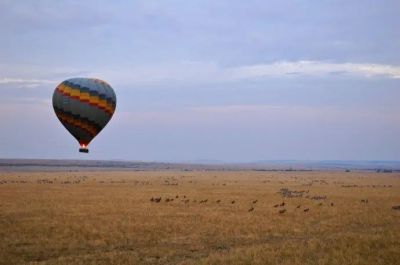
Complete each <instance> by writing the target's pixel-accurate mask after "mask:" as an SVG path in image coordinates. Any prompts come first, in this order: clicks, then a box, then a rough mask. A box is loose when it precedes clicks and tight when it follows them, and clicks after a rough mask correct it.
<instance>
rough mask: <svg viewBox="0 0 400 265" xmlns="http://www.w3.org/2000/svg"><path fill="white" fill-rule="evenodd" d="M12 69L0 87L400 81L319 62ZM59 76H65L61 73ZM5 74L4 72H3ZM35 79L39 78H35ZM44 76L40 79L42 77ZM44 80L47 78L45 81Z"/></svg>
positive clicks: (394, 72)
mask: <svg viewBox="0 0 400 265" xmlns="http://www.w3.org/2000/svg"><path fill="white" fill-rule="evenodd" d="M19 69H20V70H18V69H15V68H14V69H13V71H12V73H11V72H9V73H8V74H9V76H13V77H7V76H3V77H1V76H0V85H1V84H15V85H19V86H24V87H36V86H39V85H44V84H48V85H55V84H57V83H59V82H61V81H63V80H64V79H66V78H70V77H72V76H74V75H79V76H90V77H98V78H102V79H104V80H107V81H109V82H110V84H111V85H112V86H114V85H115V86H116V87H118V86H120V85H128V86H135V85H136V86H137V85H150V86H151V85H157V86H159V85H160V84H165V83H170V84H173V83H182V84H209V83H224V82H236V81H241V80H244V81H246V80H259V79H268V78H291V79H294V78H298V77H301V76H310V77H324V76H325V77H328V76H331V77H332V76H334V75H338V74H340V75H348V76H353V77H359V78H360V77H362V78H374V77H381V78H382V77H384V78H390V79H400V66H396V65H388V64H371V63H330V62H322V61H292V62H285V61H278V62H272V63H268V64H256V65H245V66H239V67H226V68H223V67H221V66H219V65H218V64H217V63H213V62H193V61H182V62H176V63H162V64H155V65H125V66H121V67H120V68H118V69H117V68H115V67H109V68H103V67H102V66H100V67H94V68H93V69H91V70H90V71H87V70H86V69H82V70H79V69H75V70H74V71H71V70H68V71H65V70H64V71H61V70H60V69H47V68H34V71H33V72H32V71H29V70H28V69H31V68H30V67H29V66H26V67H23V66H20V67H19ZM61 73H64V75H63V74H61ZM3 74H4V73H3ZM35 76H37V77H38V78H35ZM42 77H43V78H42ZM46 77H47V78H46ZM55 77H57V79H59V80H58V81H54V80H52V79H54V78H55Z"/></svg>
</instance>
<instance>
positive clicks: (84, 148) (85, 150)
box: [79, 147, 89, 153]
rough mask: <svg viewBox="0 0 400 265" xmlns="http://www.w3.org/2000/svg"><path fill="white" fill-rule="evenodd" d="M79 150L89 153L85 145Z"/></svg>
mask: <svg viewBox="0 0 400 265" xmlns="http://www.w3.org/2000/svg"><path fill="white" fill-rule="evenodd" d="M79 152H81V153H89V149H87V148H86V147H81V148H79Z"/></svg>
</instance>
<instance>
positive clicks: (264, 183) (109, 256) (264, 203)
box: [0, 171, 400, 265]
mask: <svg viewBox="0 0 400 265" xmlns="http://www.w3.org/2000/svg"><path fill="white" fill-rule="evenodd" d="M0 183H2V184H1V185H0V263H1V264H26V263H29V264H340V265H344V264H352V265H354V264H374V265H375V264H400V211H398V210H393V209H392V206H394V205H400V175H399V174H396V173H391V174H377V173H368V172H351V173H344V172H323V171H315V172H295V171H292V172H258V171H257V172H255V171H236V172H224V171H213V172H212V171H208V172H201V171H192V172H190V171H189V172H180V171H177V172H172V171H156V172H128V171H97V172H88V171H86V172H85V171H81V172H2V173H0ZM281 188H287V189H289V190H290V191H304V192H303V196H302V197H295V198H287V197H282V195H281V194H280V193H279V191H280V189H281ZM307 191H308V193H307ZM177 195H178V196H179V198H176V196H177ZM184 196H185V197H186V198H185V197H184ZM313 196H326V199H321V200H313V199H311V197H313ZM152 197H153V198H158V197H161V198H162V199H161V201H160V202H159V203H157V202H152V201H150V199H151V198H152ZM307 197H308V198H307ZM166 198H170V199H172V198H173V199H174V200H173V201H170V202H165V199H166ZM202 200H207V202H203V203H200V201H202ZM217 200H220V202H219V203H217V202H216V201H217ZM233 200H234V201H235V203H232V201H233ZM255 200H258V201H257V202H256V203H254V202H253V201H255ZM361 200H368V203H365V202H361ZM283 201H284V202H285V205H284V206H278V207H274V205H276V204H281V203H282V202H283ZM331 203H333V206H331ZM298 205H301V206H300V208H297V206H298ZM251 208H254V210H252V211H250V212H249V210H250V209H251ZM306 208H309V209H310V210H309V211H308V212H304V209H306ZM283 209H286V211H285V212H284V213H282V214H280V213H279V211H280V210H283Z"/></svg>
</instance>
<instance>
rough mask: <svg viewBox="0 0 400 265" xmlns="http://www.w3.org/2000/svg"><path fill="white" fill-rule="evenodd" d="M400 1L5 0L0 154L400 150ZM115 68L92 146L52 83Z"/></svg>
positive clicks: (285, 154) (299, 154) (364, 156)
mask: <svg viewBox="0 0 400 265" xmlns="http://www.w3.org/2000/svg"><path fill="white" fill-rule="evenodd" d="M399 25H400V2H399V1H397V0H394V1H385V0H383V1H367V0H366V1H350V0H346V1H339V0H338V1H295V0H293V1H282V0H279V1H266V0H259V1H257V0H247V1H242V0H240V1H236V0H219V1H215V0H210V1H207V0H202V1H197V0H191V1H187V0H171V1H169V0H166V1H151V0H143V1H97V0H96V1H52V0H47V1H45V0H43V1H40V0H31V1H29V0H25V1H13V0H10V1H7V0H0V36H1V41H0V93H1V97H0V126H1V127H0V157H3V158H84V159H127V160H145V161H155V160H156V161H196V160H221V161H227V162H238V161H243V162H245V161H257V160H278V159H299V160H304V159H307V160H309V159H310V160H331V159H335V160H400V31H399ZM71 77H97V78H100V79H103V80H106V81H107V82H108V83H110V85H111V86H112V87H113V88H114V90H115V92H116V94H117V100H118V105H117V110H116V112H115V115H114V117H113V119H112V120H111V121H110V123H109V124H108V126H107V127H106V128H105V129H104V131H102V132H101V133H100V134H99V135H98V136H97V137H96V138H95V140H93V142H92V143H91V145H90V153H89V155H87V154H81V153H78V152H77V149H78V144H77V143H76V140H75V139H74V138H73V137H72V136H70V135H69V133H68V132H67V131H66V130H65V129H64V127H62V125H61V124H60V123H59V121H58V119H57V118H56V116H55V115H54V112H53V109H52V105H51V97H52V94H53V91H54V88H55V86H56V85H57V84H58V83H60V82H61V81H63V80H65V79H67V78H71Z"/></svg>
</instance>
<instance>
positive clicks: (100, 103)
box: [57, 84, 114, 116]
mask: <svg viewBox="0 0 400 265" xmlns="http://www.w3.org/2000/svg"><path fill="white" fill-rule="evenodd" d="M57 91H58V92H60V93H61V94H63V95H65V96H67V97H70V98H73V99H77V100H79V101H80V102H83V103H87V104H89V105H91V106H94V107H97V108H99V109H101V110H104V111H105V112H106V113H107V114H109V115H110V116H111V115H113V113H114V106H113V105H111V104H109V103H108V102H107V101H106V100H104V99H101V98H99V97H98V96H91V95H90V94H89V93H86V92H81V91H80V90H79V89H74V88H71V87H69V86H67V85H65V84H60V85H59V86H58V87H57Z"/></svg>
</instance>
